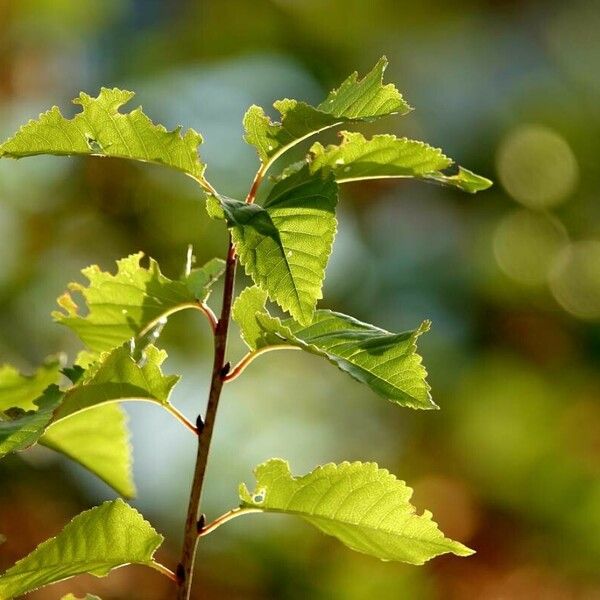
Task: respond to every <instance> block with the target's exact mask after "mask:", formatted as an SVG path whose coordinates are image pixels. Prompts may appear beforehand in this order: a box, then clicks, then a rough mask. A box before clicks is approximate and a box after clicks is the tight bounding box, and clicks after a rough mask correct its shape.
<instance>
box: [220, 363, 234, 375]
mask: <svg viewBox="0 0 600 600" xmlns="http://www.w3.org/2000/svg"><path fill="white" fill-rule="evenodd" d="M230 370H231V363H230V362H229V361H227V362H226V363H225V364H224V365H223V368H222V369H221V371H220V373H219V374H220V375H221V379H225V377H227V374H228V373H229V371H230Z"/></svg>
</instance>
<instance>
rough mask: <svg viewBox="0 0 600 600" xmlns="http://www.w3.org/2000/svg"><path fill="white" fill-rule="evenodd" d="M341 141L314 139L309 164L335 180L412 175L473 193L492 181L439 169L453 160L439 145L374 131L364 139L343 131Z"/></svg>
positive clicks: (460, 171) (468, 172) (484, 187)
mask: <svg viewBox="0 0 600 600" xmlns="http://www.w3.org/2000/svg"><path fill="white" fill-rule="evenodd" d="M341 136H342V143H341V144H339V145H330V146H327V147H324V146H323V145H322V144H320V143H318V142H317V143H316V144H314V145H313V146H312V148H311V149H310V157H309V165H310V170H311V172H313V173H316V172H318V171H323V172H325V173H333V174H334V176H335V179H336V181H337V182H338V183H345V182H348V181H360V180H364V179H388V178H397V177H400V178H406V177H414V178H418V179H423V180H426V181H427V180H429V181H435V182H438V183H443V184H445V185H452V186H455V187H458V188H460V189H462V190H464V191H467V192H471V193H475V192H477V191H479V190H483V189H486V188H487V187H489V186H490V185H492V182H491V181H489V179H486V178H485V177H480V176H479V175H475V174H474V173H471V172H470V171H467V170H466V169H462V168H459V172H458V173H457V174H456V175H446V174H444V173H442V172H441V171H443V170H444V169H446V168H448V167H449V166H451V165H452V160H451V159H449V158H448V157H447V156H445V155H444V154H443V153H442V151H441V150H440V149H439V148H433V147H432V146H429V145H427V144H425V143H424V142H418V141H415V140H409V139H407V138H398V137H396V136H394V135H376V136H374V137H372V138H371V139H366V138H365V137H364V136H363V135H362V134H361V133H352V132H349V131H342V132H341Z"/></svg>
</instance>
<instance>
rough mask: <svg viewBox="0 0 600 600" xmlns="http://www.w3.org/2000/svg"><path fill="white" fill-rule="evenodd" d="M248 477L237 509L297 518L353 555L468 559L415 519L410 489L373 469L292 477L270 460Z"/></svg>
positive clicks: (427, 521) (425, 519) (330, 467)
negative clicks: (250, 482)
mask: <svg viewBox="0 0 600 600" xmlns="http://www.w3.org/2000/svg"><path fill="white" fill-rule="evenodd" d="M254 473H255V475H256V489H255V491H254V492H253V493H251V492H250V491H249V490H248V488H247V487H246V486H245V485H243V484H242V485H241V486H240V499H241V507H242V508H253V509H260V510H261V511H264V512H274V513H285V514H292V515H297V516H299V517H302V518H303V519H305V520H306V521H308V522H309V523H310V524H311V525H314V526H315V527H317V528H318V529H320V530H321V531H322V532H323V533H326V534H327V535H331V536H333V537H335V538H337V539H338V540H340V541H341V542H342V543H343V544H345V545H346V546H348V547H349V548H352V549H353V550H356V551H358V552H362V553H364V554H368V555H370V556H374V557H376V558H380V559H382V560H395V561H402V562H407V563H410V564H413V565H421V564H423V563H424V562H425V561H427V560H429V559H431V558H434V557H435V556H439V555H440V554H446V553H452V554H456V555H457V556H469V555H470V554H473V550H470V549H469V548H467V547H466V546H463V545H462V544H460V543H459V542H455V541H453V540H450V539H448V538H446V537H444V534H443V533H442V532H441V531H440V530H439V529H438V527H437V523H435V521H433V520H432V515H431V513H430V512H429V511H425V512H424V513H423V514H422V515H418V514H416V511H415V508H414V506H412V505H411V504H410V502H409V500H410V498H411V496H412V489H411V488H409V487H408V486H407V485H406V484H405V483H404V482H403V481H399V480H398V479H396V477H394V476H393V475H391V474H390V473H389V472H388V471H387V470H385V469H380V468H379V467H378V466H377V465H376V464H375V463H361V462H354V463H348V462H344V463H341V464H339V465H335V464H332V463H330V464H327V465H323V466H321V467H318V468H316V469H315V470H314V471H312V472H311V473H309V474H308V475H305V476H304V477H293V476H292V474H291V473H290V469H289V465H288V463H287V462H286V461H283V460H280V459H272V460H269V461H268V462H266V463H264V464H262V465H260V466H258V467H257V468H256V469H255V472H254Z"/></svg>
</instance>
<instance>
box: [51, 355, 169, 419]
mask: <svg viewBox="0 0 600 600" xmlns="http://www.w3.org/2000/svg"><path fill="white" fill-rule="evenodd" d="M166 357H167V353H166V352H165V351H164V350H159V349H158V348H156V347H155V346H148V347H147V348H145V350H144V357H143V362H142V364H138V363H137V362H136V361H135V360H134V359H133V358H132V356H131V352H130V349H129V348H128V345H127V344H124V345H123V346H120V347H118V348H115V349H114V350H113V351H112V352H110V353H107V354H104V355H102V356H101V358H100V360H99V361H98V362H97V363H95V364H94V365H92V366H91V367H90V368H89V369H88V370H87V371H86V372H85V373H84V374H83V376H82V377H81V379H80V380H79V382H78V383H77V385H74V386H73V387H71V388H70V389H69V390H67V392H66V393H65V397H64V400H63V401H62V403H61V404H60V406H59V407H58V408H57V409H56V411H55V420H56V421H58V420H59V419H64V418H65V417H68V416H69V415H72V414H75V413H78V412H80V411H82V410H86V409H88V408H92V407H94V406H98V405H100V404H105V403H108V402H122V401H128V400H145V401H148V402H156V403H158V404H160V405H162V406H165V407H168V406H170V403H169V396H170V394H171V391H172V389H173V387H174V386H175V384H176V383H177V382H178V381H179V377H178V376H176V375H168V376H166V375H163V373H162V371H161V368H160V367H161V365H162V363H163V362H164V360H165V359H166Z"/></svg>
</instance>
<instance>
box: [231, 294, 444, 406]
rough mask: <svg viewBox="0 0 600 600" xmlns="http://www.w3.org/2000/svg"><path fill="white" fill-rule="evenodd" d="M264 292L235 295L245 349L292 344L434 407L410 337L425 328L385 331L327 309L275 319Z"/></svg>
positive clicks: (387, 393) (395, 396) (393, 393)
mask: <svg viewBox="0 0 600 600" xmlns="http://www.w3.org/2000/svg"><path fill="white" fill-rule="evenodd" d="M266 300H267V295H266V293H265V292H264V291H262V290H261V289H259V288H256V287H253V288H247V289H246V290H244V291H243V292H242V293H241V294H240V296H239V298H238V299H237V300H236V302H235V305H234V310H233V317H234V319H235V320H236V322H237V323H238V325H239V326H240V330H241V332H242V336H243V338H244V340H245V341H246V343H247V344H248V346H249V347H250V349H251V350H260V349H261V348H265V347H268V346H276V345H290V344H291V345H293V346H297V347H299V348H301V349H302V350H305V351H307V352H310V353H312V354H316V355H317V356H323V357H325V358H327V359H328V360H329V361H330V362H331V363H333V364H334V365H336V366H337V367H338V368H340V369H341V370H342V371H344V372H346V373H348V374H349V375H351V376H352V377H353V378H354V379H356V380H358V381H360V382H361V383H365V384H366V385H368V386H369V387H370V388H371V389H372V390H373V391H375V392H376V393H377V394H379V395H380V396H383V397H384V398H387V399H389V400H391V401H393V402H397V403H398V404H400V405H401V406H408V407H410V408H420V409H431V408H437V407H436V405H435V403H434V402H433V400H432V399H431V394H430V392H429V390H430V387H429V384H428V383H427V380H426V377H427V371H426V370H425V367H424V366H423V365H422V363H421V357H420V356H419V355H418V354H417V348H416V340H417V338H418V337H419V335H421V334H422V333H423V332H425V331H427V329H428V328H429V323H428V322H424V323H423V324H422V325H421V326H420V327H419V328H418V329H415V330H413V331H407V332H403V333H390V332H388V331H385V330H383V329H380V328H378V327H374V326H373V325H368V324H367V323H362V322H360V321H358V320H356V319H354V318H352V317H349V316H347V315H343V314H341V313H336V312H332V311H330V310H317V311H316V312H315V313H314V316H313V318H312V321H311V322H310V323H309V324H307V325H301V324H299V323H297V322H295V321H294V320H293V319H285V320H283V321H281V320H280V319H277V318H275V317H272V316H271V315H270V314H269V313H268V311H267V310H266V309H265V302H266Z"/></svg>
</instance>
